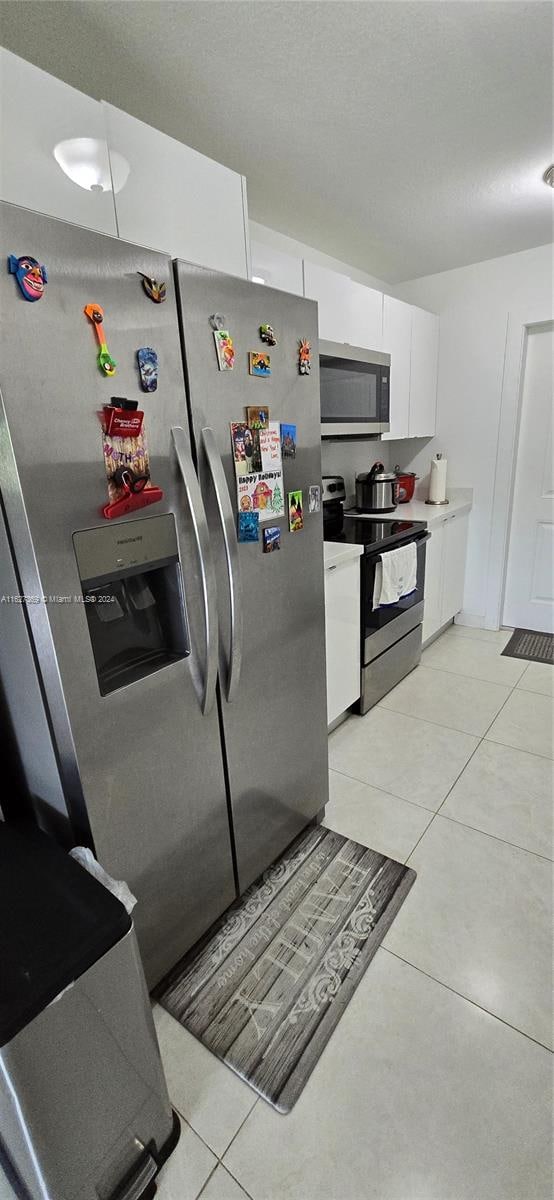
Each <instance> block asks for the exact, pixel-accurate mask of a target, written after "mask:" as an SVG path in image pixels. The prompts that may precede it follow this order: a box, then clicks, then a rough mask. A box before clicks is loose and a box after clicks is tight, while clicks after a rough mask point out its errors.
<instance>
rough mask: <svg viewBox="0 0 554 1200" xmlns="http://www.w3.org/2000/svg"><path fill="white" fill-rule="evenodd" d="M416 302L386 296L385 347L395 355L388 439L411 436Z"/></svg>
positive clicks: (387, 352) (384, 319)
mask: <svg viewBox="0 0 554 1200" xmlns="http://www.w3.org/2000/svg"><path fill="white" fill-rule="evenodd" d="M412 311H413V309H412V305H411V304H405V303H404V301H403V300H395V299H394V297H393V296H384V297H383V350H384V351H385V353H386V354H390V356H391V370H390V431H389V433H384V434H383V435H382V436H383V438H384V439H387V438H388V439H389V440H390V439H391V438H406V437H408V429H409V421H410V357H411V342H412Z"/></svg>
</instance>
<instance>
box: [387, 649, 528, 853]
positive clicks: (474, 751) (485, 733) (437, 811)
mask: <svg viewBox="0 0 554 1200" xmlns="http://www.w3.org/2000/svg"><path fill="white" fill-rule="evenodd" d="M444 673H445V674H446V672H444ZM458 678H460V676H458ZM515 688H516V685H515V684H513V686H512V687H511V688H510V690H509V692H508V695H507V696H506V699H505V700H504V703H503V704H501V705H500V708H499V709H498V712H497V713H495V715H494V717H493V719H492V721H491V723H490V725H488V726H487V728H486V729H485V732H484V733H483V735H482V737H480V738H479V741H478V743H477V745H476V747H475V749H474V750H473V752H472V753H471V754H470V756H469V758H468V760H467V762H466V763H464V765H463V767H462V770H461V771H460V774H459V775H458V776H457V777H456V779H455V780H454V783H453V784H452V787H450V788H449V789H448V791H447V793H446V796H445V797H444V800H443V801H442V803H441V804H439V807H438V808H437V810H436V812H435V813H433V817H432V818H431V820H430V821H429V824H428V825H427V828H426V829H424V830H423V833H422V834H421V837H420V838H418V840H417V842H416V844H415V846H414V848H413V850H411V851H410V854H409V855H408V858H407V859H406V865H407V864H408V863H409V861H410V859H411V857H412V854H414V853H415V851H416V850H417V848H418V846H419V844H420V842H421V841H422V839H423V838H424V837H425V834H426V833H428V831H429V829H430V828H431V825H432V824H433V821H434V820H435V817H438V815H439V813H440V811H441V809H442V808H443V807H444V805H445V804H446V801H447V800H448V797H449V796H450V793H451V792H452V791H453V789H454V788H455V787H456V784H457V783H458V780H459V779H461V778H462V775H463V773H464V771H465V770H466V768H467V767H468V766H469V764H470V762H471V760H472V758H474V756H475V755H476V754H477V751H478V749H479V746H480V745H481V743H482V742H484V741H485V738H486V736H487V733H488V732H489V730H490V729H492V727H493V725H494V722H495V721H496V719H497V717H499V716H500V713H501V712H502V710H503V708H504V707H505V705H506V704H507V703H508V700H509V699H510V696H511V695H512V692H514V691H515ZM475 736H477V735H476V734H475ZM458 824H460V825H461V824H462V822H461V821H460V822H458ZM465 828H466V829H470V828H471V826H470V825H467V826H465ZM476 832H477V833H480V832H481V830H477V831H476ZM484 836H485V837H487V836H490V835H488V834H485V835H484ZM503 840H504V839H503V838H498V839H497V841H503ZM509 844H510V843H509V842H506V845H509ZM529 853H532V851H529ZM547 861H549V860H547Z"/></svg>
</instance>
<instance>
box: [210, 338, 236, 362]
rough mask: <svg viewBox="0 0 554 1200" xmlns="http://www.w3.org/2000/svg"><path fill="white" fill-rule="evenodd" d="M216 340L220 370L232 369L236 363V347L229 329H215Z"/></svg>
mask: <svg viewBox="0 0 554 1200" xmlns="http://www.w3.org/2000/svg"><path fill="white" fill-rule="evenodd" d="M214 342H215V349H216V354H217V362H218V366H219V369H220V371H232V370H233V367H234V365H235V347H234V344H233V339H232V337H231V334H230V333H229V330H228V329H214Z"/></svg>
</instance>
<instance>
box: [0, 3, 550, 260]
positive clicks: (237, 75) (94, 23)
mask: <svg viewBox="0 0 554 1200" xmlns="http://www.w3.org/2000/svg"><path fill="white" fill-rule="evenodd" d="M0 15H1V35H2V42H3V44H4V45H6V46H7V47H8V48H9V49H11V50H13V51H15V53H16V54H20V55H22V56H23V57H24V58H27V59H29V61H31V62H33V63H36V64H37V65H38V66H40V67H43V68H44V69H45V70H47V71H50V72H51V73H52V74H54V75H57V76H59V77H60V78H62V79H65V80H66V81H67V82H68V83H71V84H73V85H74V86H75V87H78V88H80V89H81V91H84V92H88V93H89V94H91V95H93V96H96V97H97V98H98V99H100V98H102V99H105V100H109V101H111V102H112V103H113V104H115V105H118V106H119V107H120V108H123V109H125V110H126V111H127V112H130V113H132V114H134V115H135V116H137V117H140V118H141V119H142V120H143V121H147V122H149V123H150V124H151V125H154V126H157V127H158V128H159V129H163V130H164V131H165V132H166V133H169V134H172V135H173V137H176V138H180V139H181V140H182V141H183V142H186V143H187V144H188V145H191V146H194V147H195V148H196V149H198V150H200V151H202V152H203V153H205V154H208V155H210V156H211V157H213V158H215V159H218V160H219V161H220V162H223V163H226V164H227V165H228V166H230V167H233V168H234V169H235V170H237V171H240V172H242V174H244V175H246V178H247V183H248V200H249V209H250V215H251V216H252V217H253V218H254V219H255V220H257V221H259V222H262V223H263V224H266V225H270V226H272V227H273V228H274V229H277V230H280V231H281V232H282V233H286V234H289V235H290V236H291V237H295V238H298V239H299V240H301V241H305V242H308V243H310V244H311V245H313V246H317V247H318V248H319V249H320V250H324V251H326V252H327V253H329V254H332V255H335V256H336V257H337V258H341V259H343V260H344V261H346V262H349V263H352V264H354V265H356V266H358V267H360V268H365V269H366V270H368V271H371V272H372V273H374V274H375V275H379V276H381V277H382V278H384V279H387V280H389V281H390V282H397V281H400V280H404V279H410V278H413V277H415V276H417V275H422V274H427V273H430V272H434V271H441V270H446V269H447V268H449V267H453V266H460V265H463V264H465V263H469V262H476V261H479V260H481V259H485V258H491V257H494V256H496V255H500V254H508V253H511V252H513V251H516V250H522V249H526V248H528V247H530V246H536V245H540V244H542V243H544V242H547V241H550V238H551V215H550V214H551V201H552V191H551V189H550V188H547V187H546V186H545V185H544V184H543V183H542V181H541V174H542V172H543V170H544V169H545V167H546V166H547V165H548V164H549V163H550V162H551V161H552V158H553V153H552V7H551V4H550V2H548V0H534V2H531V3H522V2H519V0H507V2H504V0H476V2H474V0H436V2H433V0H430V2H425V0H413V2H411V3H405V2H404V0H396V2H394V0H386V2H381V0H361V2H358V0H349V2H346V3H344V2H343V0H327V2H324V3H320V2H319V0H307V2H302V3H299V2H296V0H288V2H286V3H278V2H274V3H266V0H251V2H243V0H196V2H194V3H188V2H187V0H182V2H179V3H166V2H163V0H158V2H150V3H143V2H139V3H136V2H135V0H118V2H112V0H66V2H63V3H62V2H54V3H51V2H50V0H40V2H38V3H37V2H35V0H24V2H21V3H17V2H12V3H2V4H1V6H0Z"/></svg>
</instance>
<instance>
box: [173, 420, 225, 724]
mask: <svg viewBox="0 0 554 1200" xmlns="http://www.w3.org/2000/svg"><path fill="white" fill-rule="evenodd" d="M171 438H172V441H173V446H174V449H175V457H176V459H177V464H178V467H179V472H180V475H181V479H182V481H183V486H184V488H185V492H186V496H187V501H188V505H189V509H190V515H191V520H192V528H193V533H194V540H195V542H196V551H197V555H198V562H199V564H200V581H201V587H202V603H203V607H204V628H205V636H206V642H205V646H206V651H205V653H206V657H205V662H204V672H203V679H202V695H201V699H200V708H201V710H202V713H203V714H204V715H207V713H209V712H211V710H212V708H213V704H214V700H215V689H216V683H217V642H218V635H217V592H216V582H215V570H214V565H213V561H212V555H211V549H210V534H209V530H208V521H207V518H206V513H205V511H204V505H203V503H202V493H201V491H200V485H199V483H198V479H197V477H196V471H195V470H194V465H193V461H192V457H191V453H190V450H189V446H188V441H187V435H186V433H185V431H184V429H182V428H181V426H180V425H174V426H173V427H172V430H171Z"/></svg>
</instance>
